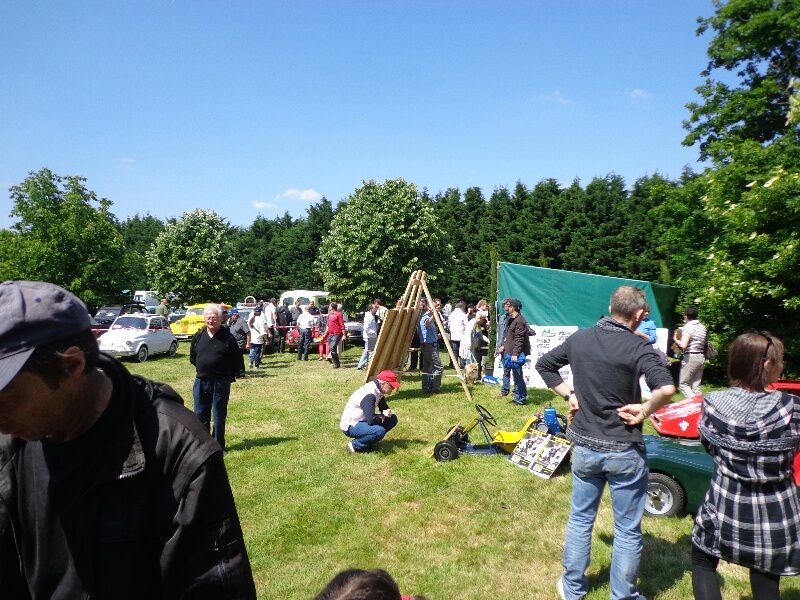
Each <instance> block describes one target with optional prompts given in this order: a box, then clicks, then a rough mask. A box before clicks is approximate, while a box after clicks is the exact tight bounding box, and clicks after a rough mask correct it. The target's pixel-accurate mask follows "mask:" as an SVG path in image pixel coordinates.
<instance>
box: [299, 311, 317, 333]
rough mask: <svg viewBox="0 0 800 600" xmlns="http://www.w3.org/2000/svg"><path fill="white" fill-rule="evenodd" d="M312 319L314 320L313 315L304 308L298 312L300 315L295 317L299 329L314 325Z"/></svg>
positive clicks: (309, 327)
mask: <svg viewBox="0 0 800 600" xmlns="http://www.w3.org/2000/svg"><path fill="white" fill-rule="evenodd" d="M314 321H316V318H315V317H314V315H312V314H310V313H309V312H308V311H305V310H304V311H303V312H302V313H300V316H299V317H297V326H298V327H299V328H300V329H311V328H312V327H313V326H314Z"/></svg>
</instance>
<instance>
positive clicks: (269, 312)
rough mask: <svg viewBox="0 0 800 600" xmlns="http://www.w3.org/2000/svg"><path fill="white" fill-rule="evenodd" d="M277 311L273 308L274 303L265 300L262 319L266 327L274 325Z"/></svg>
mask: <svg viewBox="0 0 800 600" xmlns="http://www.w3.org/2000/svg"><path fill="white" fill-rule="evenodd" d="M277 313H278V311H277V310H276V309H275V305H274V304H273V303H272V302H267V303H266V304H265V305H264V313H263V314H264V321H265V322H266V324H267V327H275V317H276V315H277Z"/></svg>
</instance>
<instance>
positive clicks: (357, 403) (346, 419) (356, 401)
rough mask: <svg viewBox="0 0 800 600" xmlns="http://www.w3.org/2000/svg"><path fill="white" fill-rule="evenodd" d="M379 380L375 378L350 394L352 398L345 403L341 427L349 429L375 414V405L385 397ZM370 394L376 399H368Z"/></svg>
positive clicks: (340, 422) (340, 420)
mask: <svg viewBox="0 0 800 600" xmlns="http://www.w3.org/2000/svg"><path fill="white" fill-rule="evenodd" d="M377 382H378V380H377V379H374V380H373V381H370V382H369V383H365V384H364V385H362V386H361V387H360V388H358V389H357V390H356V391H355V392H353V393H352V394H351V395H350V399H349V400H348V401H347V404H345V405H344V410H343V411H342V418H341V419H339V429H341V430H342V431H347V429H348V428H349V427H351V426H353V425H355V424H356V423H358V422H359V421H366V420H367V419H371V418H372V417H373V416H374V415H375V407H376V406H377V405H378V402H380V400H381V398H383V392H381V389H380V386H378V385H377ZM370 394H372V395H373V396H374V397H375V399H374V400H373V399H372V398H370V399H369V400H367V399H366V397H367V396H369V395H370Z"/></svg>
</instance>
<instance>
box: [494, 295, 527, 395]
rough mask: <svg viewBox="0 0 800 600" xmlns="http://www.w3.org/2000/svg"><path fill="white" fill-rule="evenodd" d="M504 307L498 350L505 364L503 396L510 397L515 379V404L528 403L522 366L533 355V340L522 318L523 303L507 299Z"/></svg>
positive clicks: (501, 392) (501, 393)
mask: <svg viewBox="0 0 800 600" xmlns="http://www.w3.org/2000/svg"><path fill="white" fill-rule="evenodd" d="M503 307H504V308H505V309H506V312H507V313H508V314H507V315H506V323H505V335H504V336H503V344H502V345H501V346H500V347H499V348H498V349H497V352H498V353H499V354H500V356H501V357H502V363H503V367H504V368H503V386H502V388H501V389H500V395H501V396H508V393H509V391H510V388H511V377H513V378H514V396H513V397H512V401H513V402H514V404H527V403H528V387H527V386H526V385H525V377H524V376H523V374H522V366H523V365H524V364H525V361H526V357H527V356H528V355H530V353H531V340H530V337H529V336H528V321H526V320H525V317H523V316H522V313H521V312H520V311H521V310H522V302H520V301H519V300H517V299H516V298H506V300H505V302H503Z"/></svg>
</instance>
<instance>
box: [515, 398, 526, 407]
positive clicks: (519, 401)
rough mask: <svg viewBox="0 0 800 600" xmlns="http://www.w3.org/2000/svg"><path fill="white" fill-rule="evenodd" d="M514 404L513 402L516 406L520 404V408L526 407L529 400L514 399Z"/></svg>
mask: <svg viewBox="0 0 800 600" xmlns="http://www.w3.org/2000/svg"><path fill="white" fill-rule="evenodd" d="M512 402H513V403H514V404H518V405H519V406H525V405H526V404H527V403H528V401H527V400H517V399H516V398H514V399H513V400H512Z"/></svg>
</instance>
